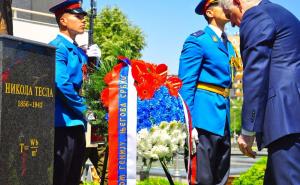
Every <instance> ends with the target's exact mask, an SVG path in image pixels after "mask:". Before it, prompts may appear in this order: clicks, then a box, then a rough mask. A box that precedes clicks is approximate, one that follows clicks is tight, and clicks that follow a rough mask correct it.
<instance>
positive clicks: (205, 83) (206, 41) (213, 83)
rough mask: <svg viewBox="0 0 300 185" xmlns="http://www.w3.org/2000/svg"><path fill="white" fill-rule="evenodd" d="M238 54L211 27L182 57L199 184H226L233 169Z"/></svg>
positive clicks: (186, 46)
mask: <svg viewBox="0 0 300 185" xmlns="http://www.w3.org/2000/svg"><path fill="white" fill-rule="evenodd" d="M234 56H235V51H234V48H233V46H232V45H231V43H230V42H227V44H226V46H225V45H224V43H223V41H222V40H221V38H220V37H219V36H218V35H217V34H216V33H215V32H214V31H213V30H212V29H211V28H210V27H209V26H207V27H206V28H205V29H204V30H203V31H202V30H201V31H198V32H196V33H193V34H191V35H190V36H189V37H188V38H187V39H186V41H185V43H184V46H183V50H182V53H181V56H180V65H179V77H180V78H181V80H182V81H183V86H182V88H181V90H180V94H181V96H182V97H183V99H184V100H185V102H186V103H187V105H188V107H189V109H190V112H191V117H192V123H193V128H196V129H197V131H198V137H199V143H198V144H197V152H196V155H197V172H196V173H197V177H196V180H197V182H193V184H194V183H195V184H203V185H204V184H205V185H213V184H225V183H226V181H227V179H228V175H229V167H230V131H229V122H230V100H229V98H228V88H230V87H231V81H232V77H231V70H232V69H231V66H230V59H231V57H234Z"/></svg>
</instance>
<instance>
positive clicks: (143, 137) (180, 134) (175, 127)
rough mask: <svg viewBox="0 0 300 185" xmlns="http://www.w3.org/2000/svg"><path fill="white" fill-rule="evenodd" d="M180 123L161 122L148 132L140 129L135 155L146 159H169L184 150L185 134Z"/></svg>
mask: <svg viewBox="0 0 300 185" xmlns="http://www.w3.org/2000/svg"><path fill="white" fill-rule="evenodd" d="M185 132H186V129H185V128H184V125H183V124H182V123H181V122H178V121H171V122H166V121H163V122H161V123H160V124H159V125H158V126H157V125H155V126H153V127H152V128H151V129H150V131H148V130H147V129H142V130H140V131H139V132H138V134H137V150H138V151H137V153H138V155H139V156H141V157H144V158H146V159H153V160H158V159H162V158H165V157H167V158H171V157H173V156H174V154H175V153H176V152H177V151H178V150H182V149H183V148H184V144H185V139H186V137H187V134H186V133H185Z"/></svg>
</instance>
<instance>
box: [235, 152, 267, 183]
mask: <svg viewBox="0 0 300 185" xmlns="http://www.w3.org/2000/svg"><path fill="white" fill-rule="evenodd" d="M266 164H267V158H266V157H263V158H262V159H260V160H259V161H258V162H256V163H255V164H254V165H253V166H252V167H251V168H250V169H249V170H248V171H246V172H245V173H243V174H241V176H240V177H239V178H238V179H235V180H234V181H233V185H263V181H264V174H265V170H266Z"/></svg>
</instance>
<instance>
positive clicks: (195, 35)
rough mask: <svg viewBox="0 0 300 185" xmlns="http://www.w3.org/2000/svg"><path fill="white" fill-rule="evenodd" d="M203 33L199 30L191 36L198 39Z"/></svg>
mask: <svg viewBox="0 0 300 185" xmlns="http://www.w3.org/2000/svg"><path fill="white" fill-rule="evenodd" d="M204 33H205V32H204V31H202V30H199V31H197V32H195V33H192V34H191V35H192V36H194V37H200V36H201V35H203V34H204Z"/></svg>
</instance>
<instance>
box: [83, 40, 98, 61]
mask: <svg viewBox="0 0 300 185" xmlns="http://www.w3.org/2000/svg"><path fill="white" fill-rule="evenodd" d="M86 55H87V56H88V57H96V58H98V59H100V57H101V50H100V48H99V47H98V45H97V44H93V45H91V46H90V47H89V48H88V49H87V50H86Z"/></svg>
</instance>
